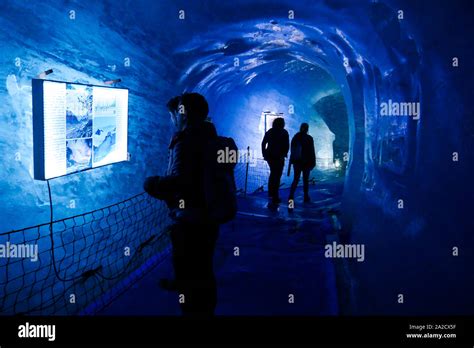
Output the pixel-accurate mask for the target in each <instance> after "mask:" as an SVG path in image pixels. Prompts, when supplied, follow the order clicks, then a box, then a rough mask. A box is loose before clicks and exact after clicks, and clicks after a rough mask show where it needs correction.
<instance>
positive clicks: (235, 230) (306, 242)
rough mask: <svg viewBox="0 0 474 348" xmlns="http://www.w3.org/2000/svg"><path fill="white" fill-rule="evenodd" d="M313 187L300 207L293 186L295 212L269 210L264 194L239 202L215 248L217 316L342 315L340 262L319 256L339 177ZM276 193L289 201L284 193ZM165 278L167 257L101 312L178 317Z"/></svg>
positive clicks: (336, 203) (327, 237) (330, 231)
mask: <svg viewBox="0 0 474 348" xmlns="http://www.w3.org/2000/svg"><path fill="white" fill-rule="evenodd" d="M310 190H311V197H312V202H311V203H309V204H303V203H302V200H303V197H302V189H301V188H298V190H297V193H296V198H295V202H296V203H295V204H296V207H295V209H294V211H293V212H292V213H290V212H288V210H287V208H286V205H285V202H284V203H282V205H280V207H279V209H278V211H270V210H269V209H267V208H266V203H267V199H266V192H261V193H257V194H253V195H249V196H247V197H246V198H241V199H240V201H239V214H238V216H237V218H236V219H235V221H234V222H232V223H229V224H227V225H224V226H222V228H221V232H220V237H219V240H218V243H217V248H216V253H215V262H214V269H215V272H216V277H217V282H218V306H217V310H216V314H217V315H337V314H338V313H339V303H340V300H339V298H338V291H337V287H336V280H337V276H336V273H337V272H336V268H337V265H336V264H335V262H334V260H333V259H328V258H325V257H324V245H325V244H326V243H328V242H332V240H333V239H334V238H337V236H336V233H335V228H334V227H335V224H334V217H333V216H337V215H338V214H339V208H340V201H341V194H342V180H341V179H334V178H333V179H330V180H326V181H324V180H323V181H318V182H317V183H316V184H315V185H311V186H310ZM281 196H282V199H286V198H287V197H288V190H287V189H286V190H285V189H283V190H281ZM236 247H237V248H238V250H239V256H235V250H236V249H235V248H236ZM170 275H172V266H171V259H170V257H167V258H166V260H165V261H163V262H162V263H161V264H160V265H158V266H157V267H155V268H154V269H153V270H152V271H150V272H149V273H148V274H147V275H146V276H145V277H143V278H142V279H141V280H140V281H138V282H136V283H135V284H134V285H133V286H132V287H131V288H129V289H128V290H127V291H126V292H125V293H123V294H122V295H121V296H120V297H118V298H117V299H116V300H115V301H114V302H113V303H111V305H110V306H109V307H107V308H106V309H105V310H103V311H102V312H100V313H99V314H100V315H178V314H180V311H179V306H178V296H177V294H176V293H171V292H167V291H164V290H162V289H161V288H160V287H159V286H158V279H160V278H163V277H170ZM290 295H293V296H294V303H289V302H290V301H289V299H290Z"/></svg>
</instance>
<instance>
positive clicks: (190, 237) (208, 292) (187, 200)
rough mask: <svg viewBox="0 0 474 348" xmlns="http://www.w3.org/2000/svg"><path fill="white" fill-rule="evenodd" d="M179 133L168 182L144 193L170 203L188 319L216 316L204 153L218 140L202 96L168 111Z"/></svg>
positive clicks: (155, 180)
mask: <svg viewBox="0 0 474 348" xmlns="http://www.w3.org/2000/svg"><path fill="white" fill-rule="evenodd" d="M167 107H168V109H169V111H170V114H171V119H172V121H173V123H174V124H175V126H176V128H177V132H176V133H175V134H174V136H173V138H172V140H171V143H170V145H169V152H170V157H169V164H168V171H167V175H166V176H161V177H159V176H155V177H149V178H147V179H146V181H145V184H144V188H145V191H147V192H148V193H149V194H150V195H152V196H154V197H155V198H158V199H162V200H164V201H166V203H167V205H168V207H169V209H170V216H171V218H172V221H173V222H172V224H171V226H170V227H169V231H170V237H171V243H172V258H173V266H174V272H175V278H176V279H175V284H173V282H170V284H172V285H173V286H174V285H175V287H176V290H177V291H178V293H179V294H180V295H184V299H183V300H184V303H181V302H180V306H181V309H182V312H183V314H184V315H190V314H191V315H195V314H198V315H205V316H208V315H213V314H214V310H215V307H216V304H217V287H216V280H215V276H214V270H213V256H214V249H215V244H216V240H217V237H218V233H219V225H218V224H217V223H215V222H211V221H210V220H208V219H207V218H206V216H207V211H206V209H205V208H204V207H205V206H206V196H205V187H204V184H203V183H204V173H205V171H204V166H205V155H206V154H205V153H206V151H207V146H208V144H209V142H210V141H213V140H214V139H216V138H217V133H216V129H215V127H214V125H213V124H212V123H210V122H207V121H205V120H206V117H207V115H208V111H209V107H208V104H207V101H206V99H205V98H204V97H203V96H202V95H200V94H197V93H186V94H183V95H182V96H181V97H175V98H173V99H171V100H170V101H169V102H168V105H167Z"/></svg>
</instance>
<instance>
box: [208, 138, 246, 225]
mask: <svg viewBox="0 0 474 348" xmlns="http://www.w3.org/2000/svg"><path fill="white" fill-rule="evenodd" d="M231 153H234V154H235V157H232V156H231V157H229V156H227V155H228V154H231ZM207 155H208V156H207V160H206V162H207V164H206V169H205V177H204V180H205V185H204V187H205V196H206V204H207V211H208V214H209V218H210V220H211V221H213V222H216V223H218V224H224V223H226V222H229V221H231V220H233V219H234V218H235V215H236V214H237V193H236V191H237V189H236V185H235V178H234V168H235V166H236V162H237V156H238V149H237V145H236V144H235V141H234V139H232V138H227V137H222V136H218V137H217V138H216V139H215V141H213V142H211V144H210V148H209V151H207ZM234 158H235V162H234V161H233V159H234ZM223 159H224V160H223ZM229 159H230V161H229Z"/></svg>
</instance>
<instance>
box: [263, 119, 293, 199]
mask: <svg viewBox="0 0 474 348" xmlns="http://www.w3.org/2000/svg"><path fill="white" fill-rule="evenodd" d="M289 149H290V136H289V134H288V132H287V130H286V129H285V119H284V118H283V117H278V118H276V119H275V120H274V121H273V124H272V128H270V129H269V130H268V131H267V132H266V133H265V136H264V137H263V141H262V155H263V158H264V159H265V161H267V163H268V166H269V167H270V176H269V178H268V198H269V207H274V206H276V205H278V204H279V203H281V199H280V195H279V189H280V180H281V175H282V173H283V167H284V166H285V157H286V156H287V155H288V151H289Z"/></svg>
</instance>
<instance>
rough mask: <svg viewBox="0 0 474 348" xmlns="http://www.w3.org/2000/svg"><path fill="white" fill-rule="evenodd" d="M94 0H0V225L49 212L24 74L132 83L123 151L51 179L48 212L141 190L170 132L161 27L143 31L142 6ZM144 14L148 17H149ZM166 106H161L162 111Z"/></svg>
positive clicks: (63, 213) (157, 166)
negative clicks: (37, 177) (38, 176)
mask: <svg viewBox="0 0 474 348" xmlns="http://www.w3.org/2000/svg"><path fill="white" fill-rule="evenodd" d="M130 6H131V3H129V2H126V1H123V2H122V1H121V2H113V6H112V2H101V1H86V2H82V1H37V2H36V1H2V2H1V4H0V42H1V52H0V63H1V68H0V69H1V75H2V76H1V83H0V95H1V100H2V102H1V104H0V153H1V164H0V182H1V187H0V191H1V193H2V200H1V202H0V211H1V213H0V221H1V228H0V230H1V231H8V230H11V229H16V228H22V227H26V226H30V225H35V224H39V223H44V222H46V221H48V218H49V205H48V204H49V202H48V192H47V189H46V183H45V182H39V181H34V180H33V179H32V177H33V176H32V173H33V157H32V156H33V151H32V150H33V149H32V145H33V143H32V106H31V78H33V77H35V76H36V75H37V74H39V73H40V72H42V71H45V70H47V69H53V70H54V72H53V74H51V75H49V76H48V77H47V78H48V79H53V80H63V81H73V82H80V83H92V84H99V85H102V84H103V82H104V81H106V80H111V79H117V78H120V79H122V81H123V82H122V83H121V84H120V85H119V87H126V88H129V89H130V98H129V152H130V154H131V161H130V162H128V163H120V164H114V165H111V166H107V167H102V168H98V169H97V170H92V171H88V172H84V173H79V174H77V175H69V176H66V177H62V178H58V179H55V180H53V181H52V182H51V186H52V191H53V200H54V202H55V218H58V219H59V218H63V217H67V216H72V215H76V214H79V213H83V212H86V211H90V210H93V209H97V208H100V207H103V206H106V205H109V204H112V203H115V202H117V201H120V200H122V199H125V198H128V197H130V196H132V195H134V194H136V193H139V192H141V191H142V182H143V178H144V177H145V175H146V174H153V173H155V174H157V173H161V168H162V163H164V162H166V161H165V160H166V146H167V143H168V140H169V134H170V130H169V122H167V121H168V116H167V115H168V114H167V111H166V109H165V107H164V105H165V104H166V101H167V98H168V97H169V96H170V94H171V93H173V92H174V90H173V91H171V84H170V82H172V81H173V80H174V79H175V78H172V77H171V76H172V74H173V71H174V70H173V66H172V64H171V63H170V61H169V59H168V58H167V56H166V54H165V53H163V52H162V51H163V50H164V48H163V46H165V45H166V42H167V39H166V38H165V35H166V32H163V33H162V34H161V36H162V37H160V36H157V35H154V33H152V32H145V31H143V28H140V27H138V26H137V23H140V22H142V23H143V22H146V21H147V19H146V18H145V19H144V17H146V7H143V6H142V7H139V6H138V7H137V8H135V10H133V9H132V8H131V7H130ZM148 20H151V19H148ZM165 113H166V116H163V114H165Z"/></svg>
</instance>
